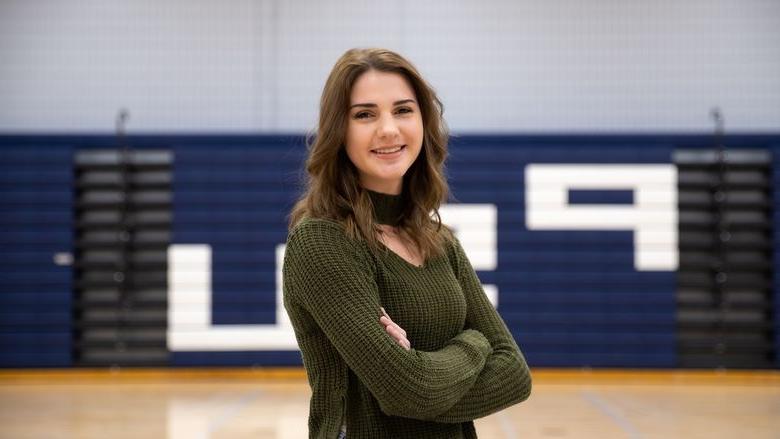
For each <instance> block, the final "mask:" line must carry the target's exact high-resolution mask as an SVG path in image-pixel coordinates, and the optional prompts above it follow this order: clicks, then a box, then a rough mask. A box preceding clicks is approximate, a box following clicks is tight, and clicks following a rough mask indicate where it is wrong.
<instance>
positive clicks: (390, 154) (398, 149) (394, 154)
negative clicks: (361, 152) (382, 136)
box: [371, 145, 406, 159]
mask: <svg viewBox="0 0 780 439" xmlns="http://www.w3.org/2000/svg"><path fill="white" fill-rule="evenodd" d="M405 149H406V145H401V146H400V147H395V148H377V149H372V150H371V153H372V154H374V155H375V156H377V157H378V158H381V159H393V158H396V157H398V156H400V155H401V153H403V152H404V150H405ZM380 151H388V152H380ZM389 151H392V152H389Z"/></svg>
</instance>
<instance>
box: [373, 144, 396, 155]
mask: <svg viewBox="0 0 780 439" xmlns="http://www.w3.org/2000/svg"><path fill="white" fill-rule="evenodd" d="M402 149H404V145H401V146H395V147H392V148H381V149H374V150H372V151H373V152H375V153H377V154H392V153H395V152H398V151H400V150H402Z"/></svg>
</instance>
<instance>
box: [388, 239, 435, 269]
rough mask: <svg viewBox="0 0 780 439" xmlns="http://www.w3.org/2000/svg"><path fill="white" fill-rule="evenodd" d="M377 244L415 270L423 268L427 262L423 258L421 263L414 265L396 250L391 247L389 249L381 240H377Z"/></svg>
mask: <svg viewBox="0 0 780 439" xmlns="http://www.w3.org/2000/svg"><path fill="white" fill-rule="evenodd" d="M379 244H380V245H381V246H382V247H384V249H385V251H387V252H389V253H392V254H393V257H395V258H396V259H398V260H400V261H401V262H403V263H404V264H406V265H407V266H408V267H410V268H413V269H415V270H422V269H424V268H425V266H426V264H427V261H425V260H423V262H422V264H420V265H414V263H412V262H409V261H407V260H406V258H404V257H403V256H401V255H399V254H398V253H396V252H395V251H394V250H393V249H391V248H390V247H388V246H387V245H385V243H384V242H381V241H380V242H379Z"/></svg>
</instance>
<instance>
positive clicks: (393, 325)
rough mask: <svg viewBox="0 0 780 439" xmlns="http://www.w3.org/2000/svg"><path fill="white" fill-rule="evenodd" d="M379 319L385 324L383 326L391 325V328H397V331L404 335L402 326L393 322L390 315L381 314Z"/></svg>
mask: <svg viewBox="0 0 780 439" xmlns="http://www.w3.org/2000/svg"><path fill="white" fill-rule="evenodd" d="M383 319H384V320H383ZM379 321H380V322H382V324H383V325H385V326H392V327H393V328H395V329H397V330H398V332H400V333H401V334H403V336H404V337H406V331H405V330H404V328H402V327H400V326H398V324H397V323H395V322H393V321H392V320H391V319H390V317H386V316H382V317H380V318H379Z"/></svg>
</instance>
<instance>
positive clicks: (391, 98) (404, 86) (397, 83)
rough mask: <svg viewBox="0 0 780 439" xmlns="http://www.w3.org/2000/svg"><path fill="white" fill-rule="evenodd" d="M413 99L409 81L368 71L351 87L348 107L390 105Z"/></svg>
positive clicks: (402, 77)
mask: <svg viewBox="0 0 780 439" xmlns="http://www.w3.org/2000/svg"><path fill="white" fill-rule="evenodd" d="M408 99H415V94H414V90H413V89H412V87H411V85H410V84H409V81H408V80H407V79H406V78H405V77H404V76H403V75H401V74H399V73H394V72H380V71H377V70H369V71H367V72H365V73H363V74H362V75H360V76H359V77H358V78H357V80H356V81H355V83H354V85H353V86H352V92H351V93H350V105H355V104H360V103H372V104H380V103H381V104H388V103H390V104H392V103H394V102H396V101H402V100H408Z"/></svg>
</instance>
